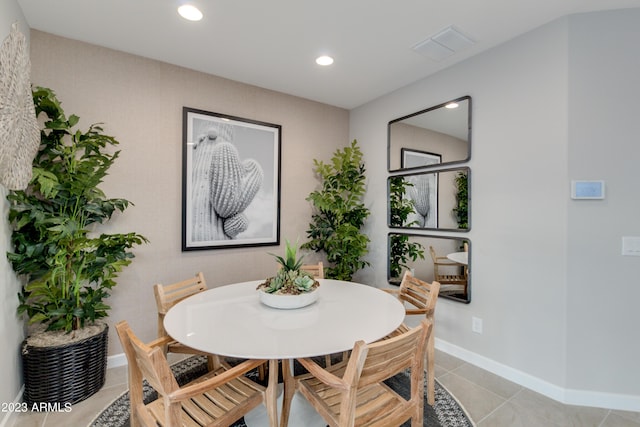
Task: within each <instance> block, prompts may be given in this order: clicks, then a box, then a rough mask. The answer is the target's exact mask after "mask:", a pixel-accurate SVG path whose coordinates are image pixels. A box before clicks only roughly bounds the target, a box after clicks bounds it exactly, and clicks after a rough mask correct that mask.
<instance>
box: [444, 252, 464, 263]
mask: <svg viewBox="0 0 640 427" xmlns="http://www.w3.org/2000/svg"><path fill="white" fill-rule="evenodd" d="M447 258H449V259H450V260H451V261H454V262H457V263H459V264H464V265H467V264H468V263H469V253H468V252H454V253H452V254H447Z"/></svg>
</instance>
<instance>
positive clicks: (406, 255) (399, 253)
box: [388, 233, 471, 303]
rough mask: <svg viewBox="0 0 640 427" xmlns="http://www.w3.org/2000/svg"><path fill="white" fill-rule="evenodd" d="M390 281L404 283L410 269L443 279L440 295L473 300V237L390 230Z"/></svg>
mask: <svg viewBox="0 0 640 427" xmlns="http://www.w3.org/2000/svg"><path fill="white" fill-rule="evenodd" d="M388 244H389V269H388V279H389V283H391V284H394V285H400V281H401V280H402V275H403V274H404V272H405V271H407V270H409V271H411V272H412V273H413V275H414V276H415V277H417V278H418V279H421V280H425V281H427V282H433V281H434V280H436V281H438V282H440V285H441V286H440V296H441V297H443V298H449V299H452V300H455V301H460V302H464V303H469V302H471V274H470V272H471V263H470V261H471V256H470V255H471V245H470V242H469V239H457V238H453V237H436V236H425V235H418V234H405V233H389V236H388Z"/></svg>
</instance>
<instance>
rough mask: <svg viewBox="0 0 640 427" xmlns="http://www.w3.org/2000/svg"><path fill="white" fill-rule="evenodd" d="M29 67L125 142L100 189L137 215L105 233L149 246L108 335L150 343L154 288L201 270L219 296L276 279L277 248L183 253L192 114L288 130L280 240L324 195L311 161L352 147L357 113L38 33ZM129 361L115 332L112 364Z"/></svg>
mask: <svg viewBox="0 0 640 427" xmlns="http://www.w3.org/2000/svg"><path fill="white" fill-rule="evenodd" d="M31 58H32V59H31V60H32V64H33V65H32V67H33V76H32V77H33V78H32V80H33V83H34V84H36V85H42V86H47V87H50V88H52V89H53V90H54V91H55V92H56V93H57V95H58V97H59V99H60V100H61V101H62V105H63V108H64V109H65V111H66V112H67V114H70V113H74V114H77V115H78V116H80V126H81V127H82V128H83V129H84V128H86V127H87V126H88V125H89V124H91V123H94V122H104V128H105V131H106V132H107V133H108V134H111V135H113V136H115V137H116V138H117V139H118V140H119V141H120V145H119V149H121V150H122V153H121V156H120V159H119V160H117V162H116V163H115V165H114V166H113V167H112V169H111V174H110V176H108V177H107V179H106V180H105V183H104V184H103V190H104V191H105V192H106V194H107V196H109V197H124V198H126V199H129V200H130V201H132V202H133V203H134V204H135V206H134V207H131V208H130V209H128V210H127V211H125V213H124V214H122V215H120V216H117V217H115V218H114V220H113V221H112V222H111V223H110V225H109V226H108V227H107V228H106V229H107V230H111V231H112V232H129V231H136V232H139V233H141V234H143V235H145V236H146V237H147V238H148V239H149V240H150V241H151V243H150V244H148V245H145V246H144V247H140V248H139V249H137V250H136V258H135V259H134V260H133V263H132V264H131V266H129V267H128V268H127V269H126V270H125V271H124V272H123V273H122V275H121V276H120V279H119V281H118V282H119V284H118V286H117V287H116V288H115V289H114V290H113V293H112V297H111V298H110V300H109V303H110V305H111V306H112V307H113V308H112V311H111V316H110V319H109V321H110V323H111V324H114V323H115V322H117V321H119V320H122V319H126V320H128V321H129V322H130V323H131V324H132V327H133V329H134V330H135V331H136V332H137V333H139V334H140V335H141V337H142V338H143V339H151V338H153V337H155V330H156V323H155V303H154V300H153V293H152V286H153V284H154V283H157V282H163V283H170V282H172V281H177V280H180V279H182V278H183V277H186V276H189V275H192V274H194V273H195V272H197V271H203V272H204V274H205V277H206V278H207V282H208V284H209V286H210V287H214V286H219V285H224V284H228V283H232V282H236V281H242V280H252V279H259V278H263V277H266V276H267V275H269V274H271V273H272V272H273V270H274V268H275V265H274V261H273V258H272V257H271V256H270V255H268V253H267V252H279V251H280V249H278V248H277V247H273V246H271V247H257V248H248V249H245V248H242V249H218V250H206V251H193V252H181V245H180V242H181V232H180V230H181V221H182V219H181V198H182V193H181V174H182V169H181V168H182V107H183V106H187V107H193V108H198V109H201V110H205V111H212V112H217V113H224V114H229V115H233V116H238V117H244V118H249V119H253V120H258V121H263V122H268V123H275V124H280V125H282V177H281V179H282V184H281V211H280V213H281V241H283V242H284V239H285V238H287V239H290V240H291V241H295V240H296V239H298V238H299V239H300V241H301V242H302V241H304V240H306V233H305V231H306V229H307V226H308V224H309V221H310V213H311V208H310V205H309V202H307V201H306V200H305V197H306V196H307V195H308V194H309V193H310V192H311V191H313V190H314V189H315V186H316V185H317V180H316V178H315V176H314V174H313V171H312V167H313V159H314V158H317V159H323V160H328V159H330V157H331V155H332V153H333V152H334V151H335V150H336V149H337V148H339V147H342V146H344V145H345V144H347V143H348V142H349V141H348V137H349V113H348V111H346V110H343V109H340V108H336V107H331V106H328V105H324V104H320V103H316V102H311V101H308V100H304V99H300V98H296V97H292V96H288V95H284V94H281V93H277V92H272V91H268V90H264V89H261V88H257V87H253V86H248V85H245V84H241V83H238V82H234V81H230V80H226V79H222V78H218V77H215V76H211V75H207V74H203V73H199V72H194V71H191V70H187V69H184V68H180V67H176V66H173V65H169V64H166V63H161V62H157V61H153V60H149V59H145V58H141V57H137V56H133V55H129V54H124V53H121V52H116V51H113V50H109V49H105V48H101V47H97V46H93V45H89V44H84V43H80V42H76V41H72V40H68V39H64V38H60V37H57V36H53V35H51V34H47V33H42V32H38V31H32V33H31ZM315 258H316V254H312V255H310V256H309V258H308V259H309V260H313V259H315ZM238 320H239V319H238ZM212 327H215V325H212ZM120 352H121V349H120V345H119V342H118V340H117V337H116V335H115V333H114V331H113V330H112V331H111V336H110V350H109V354H110V355H114V354H118V353H120Z"/></svg>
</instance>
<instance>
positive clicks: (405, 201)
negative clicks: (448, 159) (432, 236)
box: [387, 167, 470, 231]
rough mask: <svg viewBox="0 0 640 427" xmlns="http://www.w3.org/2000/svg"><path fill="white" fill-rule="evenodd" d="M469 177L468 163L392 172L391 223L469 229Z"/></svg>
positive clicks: (388, 187)
mask: <svg viewBox="0 0 640 427" xmlns="http://www.w3.org/2000/svg"><path fill="white" fill-rule="evenodd" d="M469 180H470V169H469V168H468V167H464V168H455V169H443V170H438V171H435V172H420V173H414V174H407V175H396V176H390V177H389V178H388V180H387V191H388V200H389V205H388V214H389V215H388V225H389V226H390V227H393V228H419V229H432V230H449V231H468V230H469V229H470V212H469V205H470V203H469V200H470V198H469Z"/></svg>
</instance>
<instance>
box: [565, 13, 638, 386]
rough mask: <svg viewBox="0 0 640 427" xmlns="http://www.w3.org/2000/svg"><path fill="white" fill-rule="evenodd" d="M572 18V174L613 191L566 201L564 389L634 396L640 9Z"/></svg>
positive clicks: (570, 54)
mask: <svg viewBox="0 0 640 427" xmlns="http://www.w3.org/2000/svg"><path fill="white" fill-rule="evenodd" d="M569 24H570V26H569V29H570V31H569V144H568V152H569V163H568V171H569V177H570V178H571V179H603V180H605V182H606V199H605V200H602V201H568V202H567V204H568V207H569V210H568V211H569V223H568V233H569V234H568V237H569V239H568V243H569V245H568V264H567V265H568V276H567V278H568V280H567V296H568V297H567V338H568V340H567V358H568V361H569V362H570V363H568V364H567V387H569V388H571V389H579V390H592V391H602V390H606V391H611V392H616V393H620V394H621V395H626V396H627V397H626V398H629V395H635V396H636V397H637V396H638V395H639V394H640V369H638V362H639V361H640V339H639V338H640V333H639V332H638V325H639V324H640V315H639V314H638V313H639V310H638V302H639V301H640V257H630V256H621V246H622V242H621V240H622V236H640V222H639V220H640V190H639V185H638V184H640V167H639V164H640V144H639V140H638V139H639V138H640V119H639V118H640V107H639V100H640V55H638V45H639V42H640V9H633V10H623V11H615V12H614V11H612V12H606V13H601V14H587V15H580V16H576V17H574V18H572V19H571V20H570V21H569ZM594 398H597V396H594Z"/></svg>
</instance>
